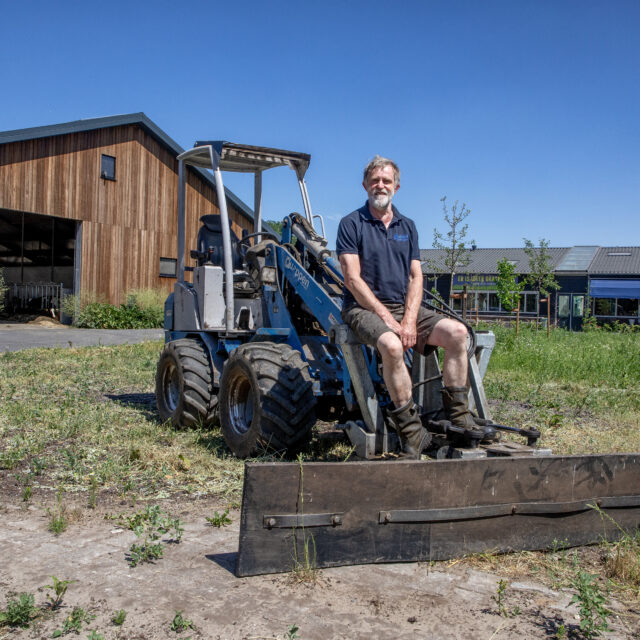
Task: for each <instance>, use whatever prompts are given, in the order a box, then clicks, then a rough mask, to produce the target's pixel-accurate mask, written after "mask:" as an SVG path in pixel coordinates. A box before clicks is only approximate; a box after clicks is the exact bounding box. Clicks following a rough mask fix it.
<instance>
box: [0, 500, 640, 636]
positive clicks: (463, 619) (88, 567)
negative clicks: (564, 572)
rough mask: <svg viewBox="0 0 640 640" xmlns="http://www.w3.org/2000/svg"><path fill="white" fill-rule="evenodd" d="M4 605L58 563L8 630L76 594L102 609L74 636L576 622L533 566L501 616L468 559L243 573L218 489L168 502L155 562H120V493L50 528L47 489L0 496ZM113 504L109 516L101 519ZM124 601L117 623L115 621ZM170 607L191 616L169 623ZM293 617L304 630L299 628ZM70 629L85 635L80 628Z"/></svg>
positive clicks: (33, 631)
mask: <svg viewBox="0 0 640 640" xmlns="http://www.w3.org/2000/svg"><path fill="white" fill-rule="evenodd" d="M0 499H1V500H2V502H1V503H0V518H1V520H2V525H0V558H1V560H0V562H1V564H0V606H2V608H4V606H5V602H6V599H7V597H8V596H9V595H10V594H12V593H15V592H24V591H28V592H32V593H35V601H36V604H37V605H44V604H45V603H46V591H45V590H43V589H41V587H42V586H43V585H46V584H50V583H51V576H52V575H55V576H56V577H58V578H60V579H73V580H75V581H76V582H74V583H73V584H71V585H70V586H69V588H68V592H67V594H66V596H65V599H64V602H63V606H62V607H61V608H60V609H59V610H58V611H47V612H46V613H45V614H44V615H42V616H41V617H40V618H39V619H37V620H36V621H35V623H34V624H33V625H32V627H31V628H30V629H25V630H12V629H8V628H4V629H2V628H0V639H1V638H11V639H12V638H51V637H52V633H53V631H54V630H55V629H60V628H62V625H63V622H64V619H65V617H66V616H68V615H69V613H70V612H71V610H72V609H73V607H75V606H82V607H83V608H85V609H87V610H88V611H90V612H91V614H92V615H95V618H94V619H93V620H92V621H91V622H90V623H88V624H86V625H84V627H83V629H82V631H81V633H80V636H79V637H81V638H86V637H88V635H89V633H90V630H95V631H96V632H98V633H99V634H101V635H102V636H103V637H104V638H105V639H110V638H128V639H131V640H138V639H140V640H143V639H144V640H147V639H155V638H158V639H161V638H177V637H180V638H187V637H191V638H221V639H229V640H235V639H238V640H240V639H252V640H257V639H259V638H280V639H285V638H290V637H298V638H301V639H305V640H310V639H316V638H317V639H326V638H350V639H364V638H380V639H387V638H388V639H391V638H393V639H399V638H400V639H401V638H443V639H444V638H447V639H449V638H486V639H487V640H489V639H490V638H496V639H498V638H514V637H521V638H555V637H558V636H557V634H558V629H559V627H560V625H562V624H564V625H565V627H566V628H567V629H568V630H569V637H570V638H571V637H573V638H578V637H581V636H580V635H579V634H578V633H577V632H576V629H577V625H578V617H577V613H578V612H577V608H576V605H571V604H570V602H571V597H572V594H571V593H570V592H568V591H553V590H551V589H549V588H548V587H545V586H543V585H542V584H540V583H538V582H535V581H532V580H531V579H529V578H523V579H518V580H514V579H512V578H511V579H509V586H508V588H507V591H506V594H505V599H504V603H505V606H506V608H507V609H508V610H509V611H513V610H514V609H516V608H518V609H519V611H520V613H519V614H518V615H515V616H514V617H510V618H505V617H504V616H501V615H500V614H499V612H498V608H497V606H496V603H495V602H494V600H493V598H492V597H493V596H495V595H496V592H497V583H498V581H499V579H500V577H501V576H499V575H495V574H491V573H486V572H482V571H478V570H475V569H473V568H471V567H469V566H468V565H465V564H464V563H460V562H458V563H453V564H452V563H436V564H433V565H431V566H429V565H426V564H389V565H368V566H357V567H341V568H333V569H325V570H322V571H319V572H317V577H316V579H315V581H313V582H308V583H304V582H298V581H296V580H295V579H294V577H293V576H292V575H291V574H279V575H268V576H258V577H252V578H242V579H238V578H236V577H235V576H234V567H235V560H236V552H237V545H238V532H239V512H238V511H232V512H231V513H230V516H231V519H232V523H231V524H230V525H229V526H226V527H223V528H215V527H212V526H210V525H209V524H208V523H207V521H206V519H205V517H206V516H212V515H213V512H214V511H215V510H220V505H219V504H216V503H215V502H214V501H212V500H210V499H194V498H185V499H184V500H180V501H176V500H172V501H165V502H164V503H162V507H163V509H164V510H165V511H166V512H167V513H170V514H171V515H173V516H178V517H180V519H181V521H183V522H184V525H185V532H184V536H183V539H182V542H181V543H179V544H167V545H166V547H165V553H164V557H163V558H162V559H159V560H157V561H156V562H155V563H154V564H142V565H139V566H138V567H136V568H131V567H130V566H129V564H128V563H127V561H126V554H127V551H128V549H129V547H130V545H131V544H132V543H133V542H134V541H135V535H134V534H133V532H131V531H129V530H124V529H123V528H122V527H120V526H118V525H117V519H114V518H113V516H114V515H117V514H121V513H126V514H132V513H134V512H136V511H140V510H141V509H142V508H143V507H144V503H137V504H135V505H133V504H131V503H129V502H126V501H122V500H119V499H117V498H114V499H113V500H112V502H108V500H105V499H102V498H99V504H98V508H97V509H95V510H90V509H87V508H86V498H82V499H83V500H84V501H83V502H81V501H80V498H79V499H78V502H77V507H76V509H75V510H74V509H73V506H72V505H68V507H69V510H68V514H69V515H71V516H72V518H71V519H74V518H75V522H72V524H70V526H69V528H68V529H67V530H66V531H65V532H63V533H62V534H61V535H59V536H54V535H53V534H52V533H50V532H49V531H48V530H47V527H48V522H49V515H48V512H47V509H48V508H51V506H52V504H53V503H52V497H51V496H50V495H49V496H37V495H36V496H34V498H33V500H32V503H31V505H30V506H29V507H25V506H24V503H22V502H21V499H20V496H19V494H17V493H16V492H15V491H11V492H8V493H6V492H3V494H2V497H1V498H0ZM105 515H107V516H112V517H111V518H109V517H107V518H105ZM118 609H125V610H126V611H127V618H126V620H125V622H124V624H123V625H122V627H116V626H114V625H113V624H112V622H111V616H112V615H113V613H114V611H116V610H118ZM613 609H614V611H615V614H614V616H613V617H612V619H611V623H612V629H613V630H612V632H611V633H607V634H606V636H605V637H607V638H625V639H626V638H637V637H638V633H639V631H640V627H639V626H638V617H637V615H634V614H633V612H631V613H630V611H629V608H628V607H625V606H623V605H621V604H619V603H617V602H614V603H613ZM176 611H182V612H183V616H184V618H186V619H188V620H191V621H192V622H193V624H194V628H192V629H189V630H186V631H184V632H182V633H179V634H178V633H176V632H174V631H172V630H171V621H172V619H173V617H174V615H175V613H176ZM292 625H295V626H297V627H298V631H297V632H296V633H297V635H294V634H293V632H292V631H290V630H291V627H292ZM69 637H78V636H75V635H74V634H72V635H71V636H69Z"/></svg>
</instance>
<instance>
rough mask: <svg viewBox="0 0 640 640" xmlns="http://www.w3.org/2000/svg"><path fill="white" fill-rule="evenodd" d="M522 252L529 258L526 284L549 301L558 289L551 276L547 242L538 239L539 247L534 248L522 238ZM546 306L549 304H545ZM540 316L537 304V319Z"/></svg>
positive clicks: (551, 270) (551, 265)
mask: <svg viewBox="0 0 640 640" xmlns="http://www.w3.org/2000/svg"><path fill="white" fill-rule="evenodd" d="M523 240H524V252H525V253H526V254H527V256H528V257H529V275H528V276H527V278H526V280H527V282H528V283H529V284H530V285H531V286H532V287H534V288H535V289H536V291H538V293H539V294H540V295H541V296H543V297H545V298H547V300H549V296H550V294H551V291H556V290H557V289H559V288H560V285H559V284H558V281H557V280H556V278H555V276H554V275H553V263H552V262H551V254H550V253H549V241H548V240H545V239H544V238H540V246H539V247H536V246H535V245H534V244H533V242H531V240H527V238H523ZM547 304H550V303H549V302H547ZM539 315H540V304H538V317H539Z"/></svg>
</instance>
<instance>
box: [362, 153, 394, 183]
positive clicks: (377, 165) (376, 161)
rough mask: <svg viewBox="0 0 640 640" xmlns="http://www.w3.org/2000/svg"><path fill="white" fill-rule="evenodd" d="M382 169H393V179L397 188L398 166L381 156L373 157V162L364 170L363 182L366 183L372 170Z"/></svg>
mask: <svg viewBox="0 0 640 640" xmlns="http://www.w3.org/2000/svg"><path fill="white" fill-rule="evenodd" d="M383 167H391V168H392V169H393V177H394V178H395V183H396V187H397V186H398V185H399V184H400V169H398V165H397V164H396V163H395V162H394V161H393V160H391V159H390V158H383V157H382V156H374V158H373V160H371V162H369V164H368V165H367V166H366V167H365V168H364V181H365V182H366V181H367V179H368V178H369V176H370V175H371V173H372V172H373V170H374V169H381V168H383Z"/></svg>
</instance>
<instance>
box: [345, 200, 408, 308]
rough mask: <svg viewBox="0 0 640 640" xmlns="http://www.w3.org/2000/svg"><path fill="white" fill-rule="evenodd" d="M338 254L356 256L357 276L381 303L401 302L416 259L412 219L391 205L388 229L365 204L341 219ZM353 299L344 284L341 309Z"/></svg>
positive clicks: (349, 306)
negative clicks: (358, 259) (358, 266)
mask: <svg viewBox="0 0 640 640" xmlns="http://www.w3.org/2000/svg"><path fill="white" fill-rule="evenodd" d="M336 251H337V253H338V255H339V256H340V255H342V254H343V253H353V254H357V255H358V256H360V275H361V276H362V279H363V280H364V281H365V282H366V283H367V284H368V285H369V287H370V288H371V291H373V293H374V295H375V296H376V298H378V300H380V302H382V303H383V304H394V303H395V304H404V302H405V297H406V295H407V288H408V286H409V274H410V271H411V261H412V260H420V249H419V247H418V232H417V231H416V225H415V224H414V223H413V220H410V219H409V218H405V216H403V215H401V214H400V212H399V211H398V210H397V209H396V208H395V207H393V218H392V220H391V223H390V224H389V227H388V228H385V226H384V222H382V220H378V219H377V218H374V217H373V216H372V215H371V213H370V212H369V203H368V202H366V203H365V205H364V207H360V209H356V210H355V211H353V212H352V213H350V214H349V215H347V216H345V217H344V218H342V220H341V221H340V226H339V227H338V239H337V241H336ZM355 304H356V301H355V298H354V297H353V295H351V292H350V291H349V290H348V289H347V288H346V287H345V290H344V302H343V308H344V309H345V310H346V309H350V308H351V307H353V306H354V305H355Z"/></svg>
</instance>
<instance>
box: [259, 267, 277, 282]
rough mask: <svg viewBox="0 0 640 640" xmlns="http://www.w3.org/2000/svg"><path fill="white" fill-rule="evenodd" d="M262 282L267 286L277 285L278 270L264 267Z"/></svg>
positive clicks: (261, 275) (261, 276)
mask: <svg viewBox="0 0 640 640" xmlns="http://www.w3.org/2000/svg"><path fill="white" fill-rule="evenodd" d="M260 280H261V281H262V282H264V283H265V284H275V283H276V268H275V267H262V270H261V271H260Z"/></svg>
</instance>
